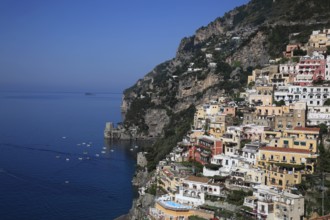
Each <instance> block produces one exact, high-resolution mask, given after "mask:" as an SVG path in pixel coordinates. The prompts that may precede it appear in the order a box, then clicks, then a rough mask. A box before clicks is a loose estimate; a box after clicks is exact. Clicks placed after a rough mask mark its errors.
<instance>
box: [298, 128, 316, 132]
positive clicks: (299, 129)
mask: <svg viewBox="0 0 330 220" xmlns="http://www.w3.org/2000/svg"><path fill="white" fill-rule="evenodd" d="M293 130H295V131H316V132H320V128H307V127H295V128H294V129H293Z"/></svg>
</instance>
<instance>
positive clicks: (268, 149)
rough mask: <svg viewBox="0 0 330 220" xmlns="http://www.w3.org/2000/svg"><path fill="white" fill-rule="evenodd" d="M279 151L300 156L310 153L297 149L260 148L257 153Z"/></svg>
mask: <svg viewBox="0 0 330 220" xmlns="http://www.w3.org/2000/svg"><path fill="white" fill-rule="evenodd" d="M261 150H266V151H279V152H291V153H302V154H310V153H311V151H309V150H304V149H297V148H284V147H261V148H260V149H259V151H261Z"/></svg>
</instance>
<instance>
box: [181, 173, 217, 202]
mask: <svg viewBox="0 0 330 220" xmlns="http://www.w3.org/2000/svg"><path fill="white" fill-rule="evenodd" d="M206 195H212V196H223V194H222V186H220V185H219V184H214V183H212V179H209V178H206V177H197V176H189V177H187V178H186V179H185V180H183V182H182V186H181V187H180V188H179V193H178V194H175V201H176V202H178V203H181V204H187V205H191V206H194V207H196V206H200V205H203V204H204V203H205V196H206Z"/></svg>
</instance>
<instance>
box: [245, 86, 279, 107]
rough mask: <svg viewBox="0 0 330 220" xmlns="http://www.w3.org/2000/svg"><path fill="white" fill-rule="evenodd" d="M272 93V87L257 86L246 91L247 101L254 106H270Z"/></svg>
mask: <svg viewBox="0 0 330 220" xmlns="http://www.w3.org/2000/svg"><path fill="white" fill-rule="evenodd" d="M273 93H274V88H273V86H257V87H256V88H255V89H254V90H250V91H247V96H248V101H249V103H250V104H254V105H272V104H273Z"/></svg>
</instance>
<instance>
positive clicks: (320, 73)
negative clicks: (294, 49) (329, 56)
mask: <svg viewBox="0 0 330 220" xmlns="http://www.w3.org/2000/svg"><path fill="white" fill-rule="evenodd" d="M325 67H326V60H325V59H324V56H323V55H321V54H318V53H314V54H313V56H303V57H301V58H300V61H299V63H298V64H297V66H296V73H295V78H294V84H295V85H300V86H306V85H311V84H312V82H313V81H319V80H322V81H323V80H324V79H325Z"/></svg>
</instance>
